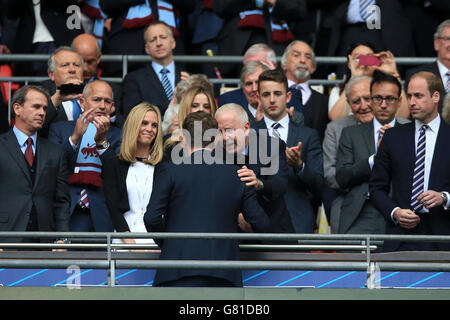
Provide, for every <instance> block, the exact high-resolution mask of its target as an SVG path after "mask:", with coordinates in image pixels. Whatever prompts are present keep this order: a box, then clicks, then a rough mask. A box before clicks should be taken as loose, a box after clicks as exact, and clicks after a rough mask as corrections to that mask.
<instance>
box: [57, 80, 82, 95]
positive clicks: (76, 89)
mask: <svg viewBox="0 0 450 320" xmlns="http://www.w3.org/2000/svg"><path fill="white" fill-rule="evenodd" d="M58 89H59V93H60V94H62V95H67V94H79V93H83V89H84V84H74V83H66V84H63V85H61V86H59V87H58Z"/></svg>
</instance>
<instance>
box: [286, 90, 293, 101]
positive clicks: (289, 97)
mask: <svg viewBox="0 0 450 320" xmlns="http://www.w3.org/2000/svg"><path fill="white" fill-rule="evenodd" d="M291 99H292V92H291V91H289V90H288V91H287V92H286V104H288V103H289V102H290V101H291Z"/></svg>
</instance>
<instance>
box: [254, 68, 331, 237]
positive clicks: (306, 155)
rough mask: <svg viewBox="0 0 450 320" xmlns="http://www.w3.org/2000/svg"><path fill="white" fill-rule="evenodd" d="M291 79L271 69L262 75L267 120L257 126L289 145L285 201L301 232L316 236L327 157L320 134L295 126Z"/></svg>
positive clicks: (263, 100) (287, 149)
mask: <svg viewBox="0 0 450 320" xmlns="http://www.w3.org/2000/svg"><path fill="white" fill-rule="evenodd" d="M287 89H288V87H287V78H286V76H285V74H284V72H283V71H281V70H268V71H265V72H263V73H261V75H260V76H259V97H260V100H261V105H262V108H263V109H264V119H263V120H262V121H260V122H257V123H256V124H255V127H256V128H258V127H260V128H267V129H268V130H269V134H270V135H272V136H274V137H279V138H280V139H281V140H283V141H285V142H286V149H285V154H286V159H287V164H288V165H289V171H288V184H287V189H286V194H285V195H284V199H285V202H286V205H287V209H288V211H289V213H290V215H291V220H292V224H293V226H294V229H295V232H297V233H312V232H313V231H314V229H315V226H316V225H315V221H316V209H317V208H315V206H314V203H313V198H314V197H318V196H320V193H321V190H322V186H323V183H324V178H323V155H322V147H321V144H320V140H319V137H318V135H317V132H316V131H315V130H314V129H311V128H308V127H306V126H300V125H297V124H295V123H293V122H292V121H291V120H290V119H289V115H288V114H287V111H286V110H287V109H286V104H287V102H288V101H289V99H290V98H291V93H290V92H289V91H288V90H287Z"/></svg>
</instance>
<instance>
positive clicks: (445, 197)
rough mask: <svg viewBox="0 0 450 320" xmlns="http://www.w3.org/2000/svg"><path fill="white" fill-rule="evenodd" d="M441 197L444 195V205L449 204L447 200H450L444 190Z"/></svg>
mask: <svg viewBox="0 0 450 320" xmlns="http://www.w3.org/2000/svg"><path fill="white" fill-rule="evenodd" d="M441 197H442V200H443V203H442V205H443V206H446V205H447V202H448V197H447V194H446V193H445V192H442V193H441Z"/></svg>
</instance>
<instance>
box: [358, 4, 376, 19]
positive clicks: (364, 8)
mask: <svg viewBox="0 0 450 320" xmlns="http://www.w3.org/2000/svg"><path fill="white" fill-rule="evenodd" d="M374 4H375V0H360V1H359V13H360V14H361V18H363V19H364V21H367V19H368V18H369V17H370V16H371V15H372V13H373V10H368V9H369V7H370V6H371V5H374Z"/></svg>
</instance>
